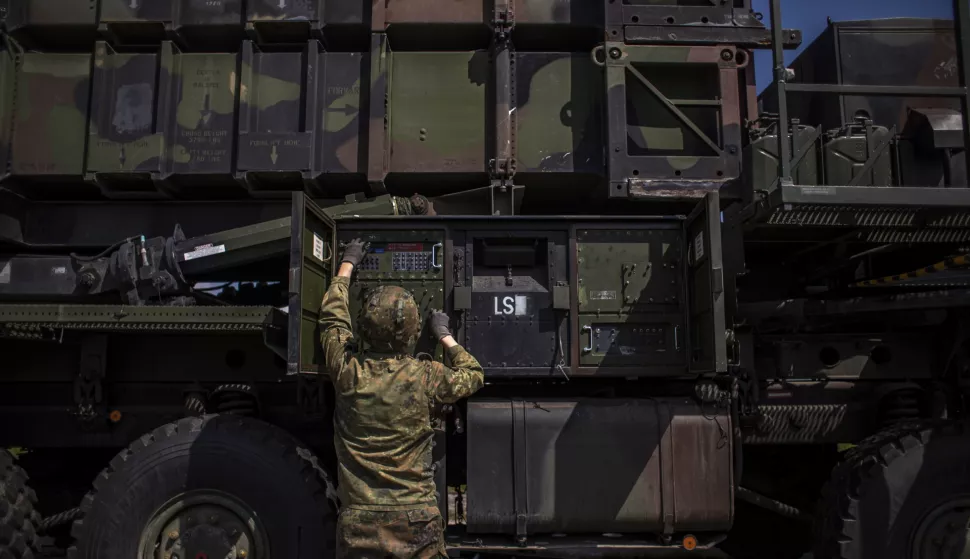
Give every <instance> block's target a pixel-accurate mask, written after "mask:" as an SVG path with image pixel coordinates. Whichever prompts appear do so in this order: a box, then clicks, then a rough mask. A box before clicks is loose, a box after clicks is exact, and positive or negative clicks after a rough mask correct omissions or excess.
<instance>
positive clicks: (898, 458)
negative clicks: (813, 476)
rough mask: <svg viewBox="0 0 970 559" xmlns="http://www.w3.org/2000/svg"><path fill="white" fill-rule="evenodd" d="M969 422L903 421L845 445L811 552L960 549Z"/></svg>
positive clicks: (915, 557) (923, 554)
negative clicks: (845, 449)
mask: <svg viewBox="0 0 970 559" xmlns="http://www.w3.org/2000/svg"><path fill="white" fill-rule="evenodd" d="M968 521H970V424H967V423H963V422H917V423H906V424H903V425H899V426H896V427H893V428H890V429H888V430H886V431H884V432H881V433H879V434H877V435H874V436H872V437H870V438H868V439H866V440H864V441H863V442H862V443H860V444H859V445H858V446H857V447H855V448H853V449H851V450H849V451H848V452H847V454H846V457H845V460H844V461H843V462H842V463H840V464H839V465H838V466H836V467H835V469H834V470H833V472H832V478H831V480H830V482H829V483H828V484H827V485H826V487H825V489H823V492H822V498H821V500H820V502H819V509H818V514H817V518H816V527H815V534H816V537H815V555H814V556H815V559H827V558H839V559H850V558H851V559H870V558H879V559H897V558H900V559H901V558H908V559H930V558H936V557H940V558H942V557H950V556H951V555H949V554H950V553H952V552H953V550H954V549H963V542H964V540H965V539H966V537H967V529H968V528H967V523H968Z"/></svg>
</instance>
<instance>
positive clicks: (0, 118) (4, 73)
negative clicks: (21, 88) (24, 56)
mask: <svg viewBox="0 0 970 559" xmlns="http://www.w3.org/2000/svg"><path fill="white" fill-rule="evenodd" d="M16 76H17V59H16V57H15V54H14V53H13V52H11V51H10V50H9V49H7V48H5V47H4V46H2V45H0V178H2V177H3V176H5V175H6V173H7V167H8V164H9V162H10V134H11V132H12V131H13V117H14V113H13V110H14V106H13V101H14V98H15V96H16V93H17V84H16Z"/></svg>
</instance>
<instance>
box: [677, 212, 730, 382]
mask: <svg viewBox="0 0 970 559" xmlns="http://www.w3.org/2000/svg"><path fill="white" fill-rule="evenodd" d="M719 217H720V203H719V200H718V196H717V194H716V193H714V194H708V195H707V197H706V198H705V199H704V200H703V201H702V202H701V203H700V204H698V207H697V209H696V210H695V211H694V213H693V214H692V215H691V216H690V217H689V218H688V220H687V225H686V229H687V231H686V233H687V239H686V242H687V243H688V246H689V257H688V258H687V286H688V294H687V297H688V301H689V309H690V312H689V315H688V319H687V320H688V327H689V329H690V337H689V343H688V351H689V356H690V360H689V366H688V368H689V369H690V371H691V372H693V373H713V372H723V371H726V370H727V342H726V339H727V331H726V319H725V315H724V298H725V294H724V263H723V260H722V258H721V223H720V220H719Z"/></svg>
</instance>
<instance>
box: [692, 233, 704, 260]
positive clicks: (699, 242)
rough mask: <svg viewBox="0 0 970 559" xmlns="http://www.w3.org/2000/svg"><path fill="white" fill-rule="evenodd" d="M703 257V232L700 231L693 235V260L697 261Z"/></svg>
mask: <svg viewBox="0 0 970 559" xmlns="http://www.w3.org/2000/svg"><path fill="white" fill-rule="evenodd" d="M701 258H704V232H703V231H701V232H700V233H698V234H697V236H696V237H694V262H699V261H700V259H701Z"/></svg>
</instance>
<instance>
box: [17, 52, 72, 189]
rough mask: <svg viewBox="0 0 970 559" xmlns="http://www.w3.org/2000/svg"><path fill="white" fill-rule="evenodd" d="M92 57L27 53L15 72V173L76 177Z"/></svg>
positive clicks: (21, 174) (22, 57)
mask: <svg viewBox="0 0 970 559" xmlns="http://www.w3.org/2000/svg"><path fill="white" fill-rule="evenodd" d="M90 71H91V55H89V54H40V53H26V54H24V55H22V56H21V58H20V65H19V66H18V68H17V100H16V107H15V117H14V129H13V138H12V149H11V164H12V171H13V174H14V175H19V176H27V177H29V176H43V175H48V176H50V175H59V176H67V177H72V178H80V175H81V174H82V173H83V169H84V148H85V139H86V136H87V110H88V98H89V87H90Z"/></svg>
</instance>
